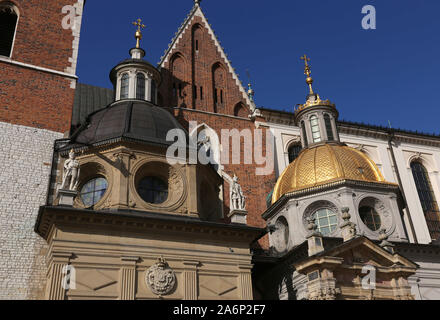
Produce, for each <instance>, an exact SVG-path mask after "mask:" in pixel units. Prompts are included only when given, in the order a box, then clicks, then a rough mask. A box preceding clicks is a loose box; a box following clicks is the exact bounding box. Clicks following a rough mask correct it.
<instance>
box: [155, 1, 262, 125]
mask: <svg viewBox="0 0 440 320" xmlns="http://www.w3.org/2000/svg"><path fill="white" fill-rule="evenodd" d="M161 67H162V76H163V82H162V84H161V86H160V88H159V93H160V97H159V102H160V103H161V104H162V105H163V106H164V107H182V108H189V109H196V110H201V111H208V112H214V113H220V114H227V115H235V116H240V117H246V118H247V117H248V115H249V114H250V110H251V109H252V108H253V107H254V106H253V103H252V102H251V101H250V100H249V98H248V96H247V94H246V91H245V89H244V88H243V86H242V85H241V83H240V81H239V80H238V77H237V75H236V74H235V72H234V70H233V68H232V67H231V64H230V62H229V61H228V59H227V58H226V56H225V54H224V52H223V49H222V48H221V46H220V45H219V44H218V41H217V39H216V38H215V35H214V33H213V31H212V29H211V27H210V26H209V24H208V23H207V22H206V19H205V17H204V15H203V12H202V11H201V9H200V8H198V7H197V6H196V7H194V8H193V11H192V12H191V14H190V16H189V17H188V19H187V20H186V21H185V23H184V25H183V26H182V28H181V30H180V31H179V32H178V34H177V36H176V38H175V39H174V40H173V42H172V44H171V47H170V50H168V52H167V53H166V55H165V57H164V58H163V59H162V62H161Z"/></svg>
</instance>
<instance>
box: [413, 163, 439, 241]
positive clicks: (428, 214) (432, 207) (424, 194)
mask: <svg viewBox="0 0 440 320" xmlns="http://www.w3.org/2000/svg"><path fill="white" fill-rule="evenodd" d="M411 170H412V173H413V177H414V182H415V184H416V188H417V193H418V194H419V199H420V203H421V205H422V209H423V212H424V214H425V219H426V223H427V225H428V229H429V232H430V234H431V238H432V239H439V238H440V211H439V208H438V204H437V201H436V199H435V195H434V191H433V189H432V185H431V180H430V179H429V175H428V171H427V170H426V168H425V167H424V166H423V165H422V164H421V163H420V162H419V161H414V162H412V163H411Z"/></svg>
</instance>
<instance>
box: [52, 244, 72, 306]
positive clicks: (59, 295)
mask: <svg viewBox="0 0 440 320" xmlns="http://www.w3.org/2000/svg"><path fill="white" fill-rule="evenodd" d="M71 258H72V253H67V252H54V253H53V254H52V261H51V265H50V267H49V268H50V269H49V270H50V271H49V278H48V284H47V287H46V299H47V300H65V299H66V289H67V288H66V286H65V285H63V281H64V277H66V276H67V275H66V274H64V273H63V268H64V267H65V266H67V265H69V263H70V259H71Z"/></svg>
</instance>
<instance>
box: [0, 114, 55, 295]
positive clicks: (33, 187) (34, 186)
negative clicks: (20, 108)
mask: <svg viewBox="0 0 440 320" xmlns="http://www.w3.org/2000/svg"><path fill="white" fill-rule="evenodd" d="M59 138H62V134H59V133H56V132H51V131H48V130H41V129H36V128H30V127H24V126H18V125H12V124H8V123H4V122H0V195H1V196H0V244H1V246H0V248H1V249H0V299H36V298H41V296H39V295H41V293H42V291H43V288H44V284H45V272H46V265H45V261H44V254H45V251H46V245H45V241H44V240H43V239H42V238H40V237H39V236H38V235H37V234H36V233H35V232H34V225H35V221H36V218H37V215H38V209H39V206H40V205H44V204H45V201H46V193H47V187H48V179H49V175H50V169H51V162H52V153H53V143H54V140H55V139H59Z"/></svg>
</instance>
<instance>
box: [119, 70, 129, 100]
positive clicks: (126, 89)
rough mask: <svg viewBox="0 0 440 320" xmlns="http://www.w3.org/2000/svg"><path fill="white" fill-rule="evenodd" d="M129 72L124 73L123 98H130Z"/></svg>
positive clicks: (122, 79) (122, 83) (122, 80)
mask: <svg viewBox="0 0 440 320" xmlns="http://www.w3.org/2000/svg"><path fill="white" fill-rule="evenodd" d="M129 80H130V79H129V76H128V73H124V74H123V75H122V78H121V99H128V83H129Z"/></svg>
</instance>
